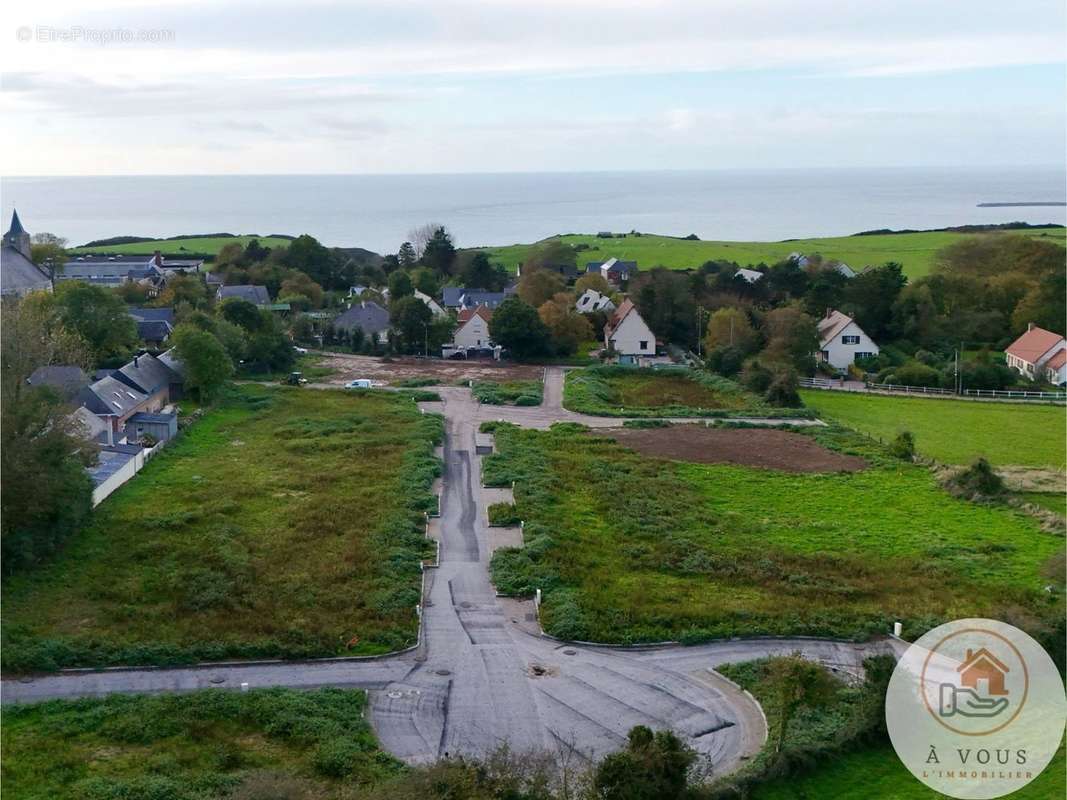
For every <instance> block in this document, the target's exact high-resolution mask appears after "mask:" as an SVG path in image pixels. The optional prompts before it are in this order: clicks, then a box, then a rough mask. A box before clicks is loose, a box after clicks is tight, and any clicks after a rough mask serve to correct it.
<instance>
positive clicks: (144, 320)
mask: <svg viewBox="0 0 1067 800" xmlns="http://www.w3.org/2000/svg"><path fill="white" fill-rule="evenodd" d="M126 313H127V314H129V315H130V316H131V317H133V318H134V320H136V322H137V338H139V339H140V340H141V341H142V342H144V343H145V344H147V345H150V346H155V347H162V346H163V344H164V342H166V341H167V339H169V338H170V335H171V333H172V332H173V331H174V309H173V308H135V307H132V306H131V307H130V308H129V309H127V311H126Z"/></svg>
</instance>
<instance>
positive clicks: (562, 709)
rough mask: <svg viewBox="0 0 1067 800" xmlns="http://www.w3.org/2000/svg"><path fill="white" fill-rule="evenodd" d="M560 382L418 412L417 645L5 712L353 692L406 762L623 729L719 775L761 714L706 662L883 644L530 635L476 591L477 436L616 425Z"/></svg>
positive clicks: (602, 742) (844, 659)
mask: <svg viewBox="0 0 1067 800" xmlns="http://www.w3.org/2000/svg"><path fill="white" fill-rule="evenodd" d="M562 378H563V371H562V370H561V369H558V368H550V369H549V370H548V371H547V378H546V385H545V402H544V404H543V405H542V406H540V407H536V408H515V407H507V406H481V405H480V404H478V403H476V402H475V401H474V400H473V399H472V398H471V395H470V392H469V390H467V389H463V388H456V387H444V388H441V389H440V390H438V391H439V393H440V395H441V397H442V400H443V402H442V403H431V404H426V406H425V407H426V408H427V410H431V409H432V410H440V411H441V412H442V413H443V414H444V415H445V418H446V424H447V429H446V440H445V446H444V457H445V471H444V480H443V496H442V517H441V519H440V521H439V524H435V526H434V527H435V529H436V530H438V531H439V532H440V533H439V536H440V566H439V567H438V568H436V569H428V570H427V573H426V594H425V597H424V603H423V611H422V626H423V629H422V641H421V644H420V646H419V647H418V648H417V649H416V650H414V651H410V652H406V653H403V654H400V655H396V656H392V657H386V658H381V659H375V660H362V661H344V660H338V661H316V662H309V663H292V662H289V663H282V662H279V663H273V664H259V665H232V666H212V667H195V668H184V669H144V670H113V671H105V672H81V673H65V674H61V675H54V676H44V677H38V678H34V679H22V680H18V679H12V680H5V681H3V701H4V702H32V701H38V700H44V699H49V698H59V697H63V698H69V697H81V696H93V695H101V694H106V693H111V692H166V691H189V690H192V689H198V688H208V687H213V686H218V687H226V688H231V689H237V688H239V687H240V686H241V685H242V684H244V683H247V684H248V685H249V686H250V687H263V686H289V687H301V688H310V687H316V686H324V685H329V686H343V687H359V688H364V689H368V690H370V694H371V704H370V718H371V721H372V723H373V725H374V728H375V730H376V731H377V733H378V736H379V738H380V740H381V742H382V745H383V746H384V747H385V748H386V749H388V750H389V751H390V752H392V753H394V754H395V755H397V756H399V757H400V758H402V759H404V760H405V761H408V762H410V763H425V762H431V761H434V760H436V759H437V758H439V757H441V756H444V755H446V754H449V755H457V754H465V755H471V756H479V755H484V754H485V753H487V752H488V751H491V750H493V749H495V748H496V747H498V746H499V745H500V744H501V743H503V742H507V743H508V744H509V745H510V746H511V747H512V749H516V750H520V751H521V750H529V749H553V750H554V749H557V748H566V749H568V750H572V751H573V752H575V753H577V754H578V756H579V757H580V758H598V757H600V756H603V755H604V754H606V753H608V752H610V751H612V750H615V749H617V748H619V747H620V746H622V744H623V743H624V741H625V737H626V733H627V731H628V730H629V729H630V728H631V727H633V726H634V725H638V724H644V725H648V726H650V727H653V728H666V727H669V728H672V729H674V730H675V731H676V732H678V733H679V734H681V735H683V736H684V737H685V738H686V739H687V740H688V742H689V744H690V745H691V746H692V747H694V748H695V749H696V750H697V751H698V752H699V753H701V754H702V755H704V756H705V757H706V758H707V760H708V761H709V762H710V764H711V765H712V767H713V769H714V771H715V773H716V774H721V773H723V772H727V771H729V770H731V769H733V768H735V767H736V766H737V765H738V764H739V763H740V759H742V758H743V757H747V756H751V755H753V754H754V753H755V752H756V751H758V749H759V748H760V747H761V746H762V743H763V741H764V738H765V735H766V732H765V724H764V721H763V717H762V713H761V711H760V709H759V707H758V706H757V705H756V704H755V703H754V701H752V700H751V699H750V698H749V697H748V696H747V695H745V694H743V693H741V692H739V691H738V690H737V689H736V688H735V687H734V686H733V685H732V684H730V683H729V682H728V681H725V680H724V679H722V678H721V677H720V676H718V675H717V674H715V673H713V672H712V671H711V668H713V667H714V666H716V665H717V664H721V663H724V662H729V661H740V660H748V659H752V658H757V657H760V656H765V655H769V654H775V653H780V654H787V653H792V652H795V651H800V652H803V653H804V654H806V655H808V656H810V657H812V658H816V659H819V660H822V661H824V662H826V663H828V664H830V665H832V666H834V667H835V668H837V669H839V670H842V671H844V672H855V671H856V670H857V669H858V668H859V665H860V664H861V663H862V660H863V659H864V658H865V657H866V656H868V655H870V654H872V653H874V652H886V651H888V649H889V646H888V644H887V643H886V642H874V643H870V644H865V645H854V644H845V643H837V642H824V641H816V640H808V639H798V640H780V639H760V640H744V641H739V640H731V641H725V642H719V643H713V644H708V645H703V646H699V647H680V646H673V647H655V648H641V649H623V648H609V647H597V646H585V645H582V646H579V645H570V644H563V643H560V642H558V641H556V640H554V639H550V638H547V637H543V636H541V635H539V633H538V629H537V624H536V616H535V609H534V605H533V602H532V601H516V600H512V599H501V598H497V597H496V594H495V591H494V589H493V587H492V585H491V584H490V582H489V575H488V562H489V546H488V542H489V533H488V530H487V526H486V516H485V508H486V505H487V503H486V500H485V499H484V497H483V489H482V488H481V477H480V476H481V457H480V456H478V455H477V454H476V452H475V446H474V435H475V432H476V431H477V428H478V425H479V424H480V423H481V422H482V421H484V420H489V419H505V420H507V421H510V422H515V423H517V424H520V425H524V426H530V427H537V428H544V427H547V426H548V425H550V424H551V423H552V422H555V421H559V420H573V421H580V422H583V423H585V424H588V425H593V426H597V427H604V426H608V425H613V426H617V425H618V424H619V420H617V419H604V418H590V417H585V416H583V415H579V414H574V413H572V412H568V411H565V410H563V409H562V406H561V395H562Z"/></svg>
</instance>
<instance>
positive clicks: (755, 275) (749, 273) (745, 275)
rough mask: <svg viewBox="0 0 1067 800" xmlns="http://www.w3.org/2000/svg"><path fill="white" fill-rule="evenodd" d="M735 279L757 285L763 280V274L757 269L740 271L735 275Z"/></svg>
mask: <svg viewBox="0 0 1067 800" xmlns="http://www.w3.org/2000/svg"><path fill="white" fill-rule="evenodd" d="M734 277H735V278H741V279H742V280H743V281H745V282H746V283H750V284H751V283H755V282H756V281H758V280H762V279H763V273H762V272H760V271H759V270H755V269H744V268H742V269H739V270H738V271H737V272H735V273H734Z"/></svg>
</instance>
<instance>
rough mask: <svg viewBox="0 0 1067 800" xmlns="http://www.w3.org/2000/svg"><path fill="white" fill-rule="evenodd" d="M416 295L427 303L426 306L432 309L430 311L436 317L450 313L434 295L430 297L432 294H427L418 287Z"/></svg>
mask: <svg viewBox="0 0 1067 800" xmlns="http://www.w3.org/2000/svg"><path fill="white" fill-rule="evenodd" d="M415 297H417V298H418V299H419V300H421V301H422V302H423V303H424V304H425V305H426V307H427V308H428V309H430V313H431V314H433V315H434V316H435V317H443V316H444V315H445V314H447V313H448V312H447V311H445V310H444V309H443V308H441V306H440V304H438V302H437V301H436V300H434V299H433V298H432V297H430V295H428V294H426V293H425V292H420V291H419V290H418V289H416V290H415Z"/></svg>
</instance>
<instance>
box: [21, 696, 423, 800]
mask: <svg viewBox="0 0 1067 800" xmlns="http://www.w3.org/2000/svg"><path fill="white" fill-rule="evenodd" d="M365 707H366V695H365V694H364V693H363V692H361V691H351V690H349V691H343V690H340V689H318V690H315V691H306V692H305V691H292V690H287V689H260V690H254V691H250V692H234V691H227V690H224V689H212V690H208V691H200V692H193V693H191V694H166V695H158V696H146V695H139V696H138V695H133V696H123V695H112V696H110V697H107V698H103V699H91V700H76V701H53V702H48V703H42V704H39V705H27V706H5V707H4V710H3V786H4V797H6V798H9V800H68V799H69V800H87V799H88V800H105V799H106V800H119V798H128V799H130V800H132V799H133V798H138V799H140V800H208V798H231V799H232V800H252V798H260V799H262V798H311V797H315V798H322V797H335V798H339V797H341V796H345V797H350V796H352V794H351V791H352V790H353V789H355V788H356V787H360V786H364V785H367V784H374V783H379V782H381V781H383V780H387V779H388V778H390V777H392V776H394V775H398V774H400V773H401V772H402V771H403V766H402V765H401V764H400V763H399V762H397V761H396V760H395V759H393V758H392V757H391V756H389V755H387V754H385V753H383V752H382V751H381V750H379V749H378V744H377V740H376V739H375V737H374V733H373V731H371V729H370V725H369V724H368V723H367V722H366V720H365V719H364V718H363V717H364V710H365ZM346 789H347V790H348V791H346Z"/></svg>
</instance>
